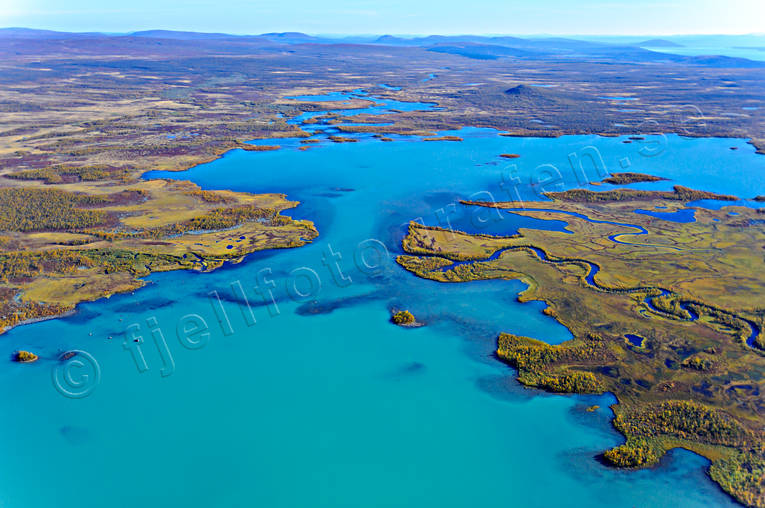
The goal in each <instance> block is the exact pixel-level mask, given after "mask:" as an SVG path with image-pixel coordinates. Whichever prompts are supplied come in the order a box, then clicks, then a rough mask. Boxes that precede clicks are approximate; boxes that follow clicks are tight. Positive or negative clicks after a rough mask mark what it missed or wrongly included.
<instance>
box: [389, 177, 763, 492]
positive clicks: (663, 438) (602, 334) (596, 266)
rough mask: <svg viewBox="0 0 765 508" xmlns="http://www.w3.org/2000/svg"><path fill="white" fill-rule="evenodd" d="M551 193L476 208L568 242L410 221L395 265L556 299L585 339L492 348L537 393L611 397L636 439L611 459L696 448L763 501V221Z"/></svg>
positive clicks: (641, 196)
mask: <svg viewBox="0 0 765 508" xmlns="http://www.w3.org/2000/svg"><path fill="white" fill-rule="evenodd" d="M548 197H551V198H552V199H553V201H546V202H532V203H529V202H525V203H522V204H521V203H470V204H466V206H482V207H489V209H490V210H491V213H494V212H497V213H499V214H503V213H511V212H508V211H507V209H512V210H513V212H512V213H519V214H522V215H527V216H531V217H536V218H541V219H548V220H552V219H557V220H564V221H566V222H567V223H568V225H567V227H566V230H567V231H568V232H567V233H566V232H559V231H542V230H535V229H526V228H522V229H521V230H520V231H519V234H517V235H515V236H512V237H505V238H500V237H491V236H486V235H475V234H467V233H462V232H453V231H449V230H445V229H441V228H433V227H425V226H422V225H419V224H416V223H412V224H411V225H410V227H409V232H408V234H407V236H406V237H405V238H404V240H403V248H404V250H405V251H406V252H407V253H409V254H408V255H402V256H399V258H398V262H399V263H400V264H401V265H402V266H403V267H405V268H406V269H408V270H409V271H411V272H413V273H415V274H417V275H418V276H420V277H424V278H428V279H433V280H437V281H441V282H467V281H472V280H484V279H521V280H523V281H525V282H526V283H527V284H528V288H527V289H526V290H525V291H524V292H523V293H521V294H520V295H519V299H520V300H521V301H529V300H543V301H545V302H547V304H548V308H547V309H545V313H546V314H548V315H550V316H553V317H555V318H556V319H557V320H558V321H560V322H561V323H562V324H563V325H565V326H566V327H568V328H569V329H570V330H571V332H572V334H573V336H574V338H573V339H572V340H570V341H568V342H565V343H563V344H560V345H548V344H546V343H545V342H542V341H539V340H535V339H532V338H527V337H518V336H514V335H510V334H501V335H500V337H499V339H498V346H497V355H498V357H499V358H500V359H502V360H504V361H505V362H507V363H508V364H510V365H512V366H513V367H515V368H516V369H517V371H518V379H519V381H520V382H522V383H523V384H526V385H528V386H533V387H538V388H541V389H545V390H548V391H553V392H574V393H601V392H605V391H609V392H612V393H614V394H615V395H616V397H617V399H618V401H619V403H618V404H616V405H615V406H614V408H613V409H614V412H615V414H616V417H615V419H614V425H615V427H616V428H617V429H618V430H619V431H620V432H622V433H623V434H624V435H625V437H626V443H625V444H624V445H622V446H620V447H617V448H614V449H612V450H608V451H606V452H605V453H604V454H603V456H602V458H603V460H605V461H607V462H609V463H611V464H614V465H616V466H620V467H641V466H647V465H651V464H654V463H656V462H657V461H658V460H659V458H660V457H661V456H662V455H663V454H664V453H665V452H666V451H667V450H669V449H671V448H674V447H683V448H687V449H690V450H693V451H695V452H697V453H699V454H701V455H704V456H705V457H708V458H709V459H710V460H711V461H712V465H711V467H710V469H709V474H710V476H711V477H712V479H714V480H715V481H716V482H717V483H718V484H720V486H721V487H722V488H723V489H725V490H726V491H727V492H729V493H730V494H731V495H732V496H734V497H735V498H736V499H737V500H739V501H740V502H742V503H744V504H747V505H752V506H765V485H764V484H763V475H764V474H765V448H764V445H763V437H765V434H764V433H763V428H762V422H763V409H764V403H765V400H764V399H763V395H762V393H763V390H764V389H765V341H763V334H762V330H763V328H764V325H765V322H764V317H765V308H763V306H762V302H763V301H765V279H764V277H765V269H763V268H764V267H763V256H764V255H765V251H763V248H765V223H763V220H762V219H763V217H764V216H763V214H762V213H758V212H757V211H756V210H753V209H750V208H745V207H724V208H722V209H720V210H707V209H704V208H694V211H695V214H694V215H695V219H696V220H695V222H687V223H680V222H672V221H669V220H663V219H658V218H655V217H651V216H649V215H642V214H637V213H635V212H634V210H636V209H647V210H652V209H655V207H657V206H659V207H662V206H664V207H667V208H666V209H660V210H657V211H661V212H673V211H676V210H678V209H680V208H684V207H685V205H684V202H685V201H686V200H687V199H693V198H698V197H711V196H708V195H707V196H699V195H697V194H695V193H694V191H691V190H690V189H683V188H677V189H676V190H675V192H652V191H634V192H633V191H622V190H619V191H609V192H601V193H594V192H592V191H578V190H575V191H569V192H563V193H554V194H549V195H548ZM716 197H717V198H722V199H726V198H727V199H730V197H728V196H716ZM521 206H523V208H521ZM535 208H537V209H539V210H534V209H535ZM541 209H544V210H541ZM477 210H481V209H477ZM485 211H486V210H485V209H484V212H482V217H484V218H485V217H486V216H487V215H486V213H485ZM732 211H735V212H737V213H738V215H730V214H729V212H732ZM571 213H574V214H580V215H581V216H584V217H586V218H583V217H580V216H576V215H571ZM587 219H590V220H587ZM593 221H607V222H613V223H618V224H608V223H604V222H593ZM643 231H645V233H644V234H643V233H642V232H643ZM540 339H544V337H540Z"/></svg>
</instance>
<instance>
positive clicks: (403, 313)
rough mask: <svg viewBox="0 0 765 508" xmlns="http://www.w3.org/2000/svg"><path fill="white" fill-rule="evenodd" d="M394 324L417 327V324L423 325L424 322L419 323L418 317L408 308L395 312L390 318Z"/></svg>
mask: <svg viewBox="0 0 765 508" xmlns="http://www.w3.org/2000/svg"><path fill="white" fill-rule="evenodd" d="M390 319H391V321H392V322H393V324H396V325H398V326H406V327H415V326H422V323H418V322H417V320H416V319H414V314H412V313H411V312H409V311H408V310H400V311H397V312H394V313H393V316H392V317H391V318H390Z"/></svg>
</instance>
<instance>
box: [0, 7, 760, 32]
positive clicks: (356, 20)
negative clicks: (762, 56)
mask: <svg viewBox="0 0 765 508" xmlns="http://www.w3.org/2000/svg"><path fill="white" fill-rule="evenodd" d="M0 27H29V28H41V29H49V30H61V31H70V32H76V31H99V32H130V31H135V30H146V29H155V28H156V29H168V30H189V31H197V32H225V33H236V34H257V33H264V32H284V31H298V32H305V33H310V34H354V35H357V34H395V35H402V34H403V35H406V34H410V35H415V34H443V35H449V34H518V35H523V34H526V35H529V34H560V35H575V34H578V35H591V34H613V35H672V34H746V33H763V32H765V0H723V1H720V0H716V1H715V0H634V1H630V0H613V1H611V0H461V1H457V0H254V1H246V0H216V1H209V0H207V1H204V0H184V1H167V0H129V1H124V0H123V1H118V0H0Z"/></svg>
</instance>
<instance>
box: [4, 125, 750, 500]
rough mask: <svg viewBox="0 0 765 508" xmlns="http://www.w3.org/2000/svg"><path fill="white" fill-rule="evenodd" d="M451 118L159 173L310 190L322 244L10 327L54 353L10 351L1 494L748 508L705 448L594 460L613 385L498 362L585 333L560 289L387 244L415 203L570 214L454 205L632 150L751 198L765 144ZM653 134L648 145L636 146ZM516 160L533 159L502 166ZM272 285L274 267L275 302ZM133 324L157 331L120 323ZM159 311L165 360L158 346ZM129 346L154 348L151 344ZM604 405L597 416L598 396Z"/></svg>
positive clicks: (450, 216) (160, 278)
mask: <svg viewBox="0 0 765 508" xmlns="http://www.w3.org/2000/svg"><path fill="white" fill-rule="evenodd" d="M447 134H448V133H447ZM454 134H457V135H459V136H461V137H463V138H464V139H465V141H464V142H462V143H455V142H427V143H424V142H420V141H419V140H418V139H417V138H406V137H396V139H397V141H396V142H393V143H382V142H379V141H377V140H374V139H372V138H370V137H368V136H359V138H360V141H359V142H358V143H347V144H329V143H328V144H322V146H319V147H312V148H311V149H310V150H308V151H298V150H297V149H296V148H295V147H296V146H297V143H293V144H292V145H290V144H289V143H286V144H285V145H284V146H292V148H283V149H282V150H279V151H272V152H245V151H242V150H234V151H231V152H229V153H227V154H226V155H225V156H224V157H223V158H221V159H220V160H217V161H214V162H211V163H208V164H203V165H200V166H197V167H195V168H193V169H191V170H190V171H187V172H183V173H154V174H152V175H147V176H151V177H159V176H161V177H168V178H181V179H191V180H193V181H195V182H197V183H199V184H200V185H201V186H203V187H204V188H213V189H222V188H231V189H235V190H246V191H252V192H285V193H287V194H288V196H289V197H290V198H292V199H297V200H300V201H302V203H303V204H301V205H300V206H299V207H298V208H296V209H294V210H290V211H289V212H290V213H289V214H290V215H292V216H295V217H301V218H310V219H312V220H315V222H316V224H317V227H318V229H319V231H320V237H319V238H318V239H316V240H315V241H314V243H312V244H310V245H308V246H306V247H303V248H300V249H293V250H279V251H267V252H261V253H256V254H254V255H252V256H249V257H248V258H247V259H246V261H245V262H243V263H240V264H237V265H228V266H226V267H224V268H223V269H221V270H218V271H215V272H212V273H206V274H199V273H188V272H173V273H166V274H156V275H153V276H151V277H149V279H148V282H149V284H148V286H147V287H146V288H144V289H141V290H139V291H137V292H135V294H125V295H117V296H114V297H112V298H110V299H107V300H102V301H99V302H94V303H88V304H83V305H81V306H80V307H79V311H78V313H76V314H75V315H73V316H71V317H68V318H65V319H59V320H54V321H47V322H42V323H37V324H34V325H29V326H23V327H20V328H17V329H14V330H12V331H10V332H9V333H7V334H5V335H3V336H2V337H0V344H2V347H3V348H4V354H5V355H6V357H8V356H10V354H11V353H12V352H13V351H14V350H16V349H19V348H23V349H29V350H32V351H35V352H37V353H39V354H40V356H41V360H40V361H38V362H37V363H34V364H29V365H19V364H15V363H10V362H8V363H7V364H6V367H5V368H4V369H2V372H0V401H2V402H1V403H2V404H3V407H2V414H3V415H5V417H4V418H3V419H2V420H0V422H2V423H0V457H2V460H1V461H0V503H1V504H3V505H4V506H9V507H10V506H13V507H15V506H23V507H38V506H39V507H49V506H61V507H70V506H71V507H77V508H83V507H90V506H94V507H95V506H99V507H100V506H104V505H108V506H136V505H138V504H140V505H143V506H151V507H153V506H165V505H171V506H176V505H183V506H189V507H197V506H200V507H202V506H204V507H207V506H268V507H282V506H283V507H294V506H327V507H338V506H349V507H351V506H352V507H356V506H441V507H463V506H481V507H484V506H486V507H489V506H539V507H547V506H587V507H591V506H612V507H629V506H673V507H688V506H710V505H716V506H729V505H732V504H733V503H732V501H730V499H729V498H728V497H727V496H726V495H724V494H723V493H722V492H721V491H720V490H719V489H718V488H717V487H716V486H715V485H714V484H713V483H712V482H711V481H709V480H708V479H707V478H706V476H705V474H704V469H705V467H706V465H707V461H706V460H705V459H703V458H700V457H698V456H696V455H694V454H692V453H690V452H686V451H682V450H678V451H674V452H672V453H670V454H669V455H668V456H667V457H666V458H665V459H664V460H663V461H662V463H661V465H660V466H658V467H656V468H653V469H648V470H642V471H635V472H627V471H615V470H612V469H609V468H607V467H605V466H603V465H601V464H600V463H599V462H598V461H597V460H595V456H596V455H597V454H598V453H599V452H600V451H602V450H604V449H607V448H609V447H611V446H614V445H617V444H619V443H621V442H622V439H621V437H620V436H619V435H618V434H617V433H616V432H615V431H614V430H613V429H612V428H611V426H610V423H609V421H610V418H611V416H612V414H611V411H610V410H609V409H608V406H609V404H611V403H613V399H612V398H611V397H610V396H603V397H578V396H553V395H547V394H544V393H541V392H538V391H534V390H528V389H524V388H522V387H520V386H519V385H518V384H517V383H516V382H515V381H514V380H513V371H512V369H510V368H508V367H506V366H504V365H503V364H501V363H500V362H498V361H497V360H496V359H495V358H494V357H493V356H492V352H493V349H494V346H495V337H496V334H497V333H498V332H499V331H509V332H513V333H516V334H520V335H528V336H533V337H537V338H540V339H543V340H546V341H548V342H551V343H559V342H562V341H564V340H566V339H568V338H570V333H569V332H568V331H567V330H566V329H565V328H564V327H562V326H561V325H559V324H558V323H557V322H555V321H554V320H552V319H551V318H549V317H547V316H545V315H544V314H542V312H541V311H542V309H543V307H544V305H543V304H541V303H540V302H532V303H528V304H520V303H518V302H517V301H516V296H517V293H518V292H519V291H521V290H522V289H523V288H524V285H523V284H522V283H520V282H518V281H485V282H476V283H469V284H439V283H435V282H432V281H427V280H422V279H418V278H416V277H413V276H411V275H410V274H408V273H406V272H405V271H403V270H401V269H400V268H399V267H397V266H396V265H395V263H394V262H393V257H394V256H395V254H396V253H398V252H399V251H400V241H401V238H402V235H403V234H404V232H405V228H406V224H407V223H408V221H409V220H413V219H417V218H421V220H422V222H424V223H426V224H442V225H447V224H452V225H455V224H456V225H459V226H460V228H464V229H472V230H474V231H476V232H480V231H490V232H492V233H493V234H511V233H513V232H515V231H516V230H517V228H518V227H520V226H523V227H546V228H551V229H562V227H564V226H565V221H550V223H548V224H543V222H545V221H535V220H528V219H524V218H522V217H520V216H517V215H515V214H509V213H506V214H501V215H500V214H496V215H494V214H495V213H496V210H490V209H482V210H480V211H477V212H475V211H472V208H474V207H470V208H471V211H467V210H466V209H465V208H466V207H461V206H460V205H459V204H458V203H457V202H456V200H457V199H459V198H465V197H468V198H470V197H472V198H473V199H486V198H487V197H488V196H489V194H487V192H489V193H490V194H491V195H492V196H494V197H495V198H496V199H510V198H509V197H508V196H510V197H513V196H514V193H516V192H517V193H519V194H520V195H521V196H523V197H525V198H531V197H534V196H537V195H538V193H539V192H540V190H557V189H559V188H565V187H572V186H577V185H578V180H581V179H584V180H585V181H591V180H598V179H600V178H597V175H598V174H600V172H601V171H602V170H606V171H619V170H623V169H624V166H625V165H627V164H628V165H629V166H630V167H631V168H632V169H633V170H636V171H642V172H646V173H652V174H657V175H660V176H664V177H667V178H670V179H671V180H670V181H668V182H657V183H652V184H637V185H635V187H645V188H655V189H666V188H670V187H671V185H673V184H677V183H681V184H685V185H692V186H693V187H696V188H701V189H706V190H714V191H718V192H725V193H734V194H738V195H740V196H741V197H752V196H755V195H757V194H765V181H763V176H762V175H765V158H763V157H758V156H756V155H755V154H754V150H753V149H752V147H751V146H750V145H747V144H746V143H745V141H744V140H735V139H683V138H679V137H676V136H668V137H666V138H650V139H648V140H646V142H645V143H644V144H640V143H636V144H631V145H625V144H623V143H622V142H621V141H622V139H619V138H599V137H595V136H570V137H564V138H557V139H542V138H539V139H537V138H506V137H500V136H497V135H496V133H495V132H493V131H489V130H483V129H463V130H461V131H458V132H456V133H454ZM280 142H281V140H280ZM662 144H663V145H662ZM656 145H662V146H663V149H662V150H661V151H660V152H657V150H656V149H655V147H656ZM729 146H737V147H739V150H735V151H733V150H729V149H728V148H729ZM645 147H652V152H651V155H652V156H650V157H649V156H646V155H645V154H644V155H641V154H640V153H639V150H640V149H642V148H645ZM501 153H518V154H520V155H521V157H520V158H519V159H516V160H514V161H513V163H508V162H507V161H505V160H503V159H501V158H499V157H498V155H499V154H501ZM571 154H573V155H571ZM598 157H599V158H600V159H602V161H603V165H602V166H603V167H601V168H600V170H598V169H597V167H596V165H591V164H590V163H589V162H587V163H586V164H585V165H584V168H585V169H584V172H585V175H584V176H583V177H582V176H581V175H580V177H581V178H579V177H578V176H577V172H581V168H579V166H578V162H580V161H592V160H595V159H597V158H598ZM625 159H626V160H627V162H625ZM572 160H573V161H575V162H576V163H575V164H574V165H573V166H572V164H571V161H572ZM556 172H557V173H556ZM558 177H559V178H558ZM515 179H517V180H520V183H514V182H515ZM381 245H384V246H385V248H386V249H387V251H388V252H387V254H386V253H385V249H383V248H381V247H380V246H381ZM330 249H331V250H330ZM337 254H339V255H340V257H338V256H337ZM335 262H337V263H339V267H340V268H341V270H342V273H340V272H338V269H337V266H336V265H335V264H334V263H335ZM264 278H265V279H268V280H271V281H273V282H274V286H275V287H273V289H272V295H273V300H274V301H275V302H276V305H274V302H273V301H272V300H271V295H270V294H269V293H268V290H269V288H270V286H268V285H267V281H264ZM349 279H350V280H349ZM238 283H239V284H241V288H243V290H244V294H245V296H246V302H247V303H245V299H244V298H243V297H242V294H241V292H239V290H238V288H239V287H240V286H238V285H237V284H238ZM256 285H259V286H260V289H261V294H262V295H264V296H265V298H263V297H261V296H258V294H257V293H256V291H255V289H254V286H256ZM211 291H217V292H218V296H219V297H220V298H221V302H222V303H221V305H223V308H224V309H225V310H226V314H225V317H224V316H223V314H222V313H221V311H220V307H219V304H218V300H217V299H216V298H214V297H211V296H210V292H211ZM301 295H304V297H303V296H301ZM248 304H249V307H248ZM277 306H278V310H277V309H276V307H277ZM403 308H406V309H410V310H412V312H413V313H414V314H415V315H416V316H417V318H418V319H419V320H421V321H423V322H425V323H426V324H427V326H425V327H422V328H415V329H403V328H399V327H395V326H393V325H391V324H390V323H389V322H388V319H389V316H390V311H391V310H392V309H403ZM188 314H197V315H198V316H200V318H201V319H203V320H204V323H205V324H206V326H207V327H209V332H208V333H209V338H208V339H207V341H206V342H205V340H204V337H203V335H196V336H195V338H194V340H195V341H197V340H200V341H201V342H198V343H196V344H190V342H189V341H187V342H186V346H191V347H194V348H189V347H184V346H183V345H182V344H181V341H180V340H179V338H178V337H177V334H176V330H177V327H178V324H179V322H180V323H181V327H182V332H183V325H185V324H188V323H187V322H181V319H182V318H183V316H186V315H188ZM216 316H218V317H221V319H222V324H220V323H219V320H218V317H216ZM152 318H153V319H155V320H156V321H150V322H151V323H156V325H151V326H150V324H149V323H147V320H151V319H152ZM253 318H254V319H255V320H256V322H255V323H254V324H253V323H252V320H253ZM131 324H138V325H139V327H140V329H139V332H138V335H140V336H141V337H142V338H143V340H144V342H143V343H141V344H139V343H136V342H133V336H130V337H127V335H126V329H127V328H128V326H130V325H131ZM197 324H199V322H197ZM156 328H159V330H161V337H162V338H164V339H165V342H166V344H167V351H169V353H168V352H167V351H166V350H165V349H164V347H161V348H157V347H155V342H154V339H153V337H152V332H151V329H156ZM155 335H157V336H158V337H159V334H157V333H156V332H155ZM109 337H111V338H109ZM182 337H183V335H182ZM159 342H160V345H162V341H161V340H160V341H159ZM125 346H128V349H127V350H126V349H125ZM136 346H138V347H140V349H141V352H142V353H143V357H144V361H145V364H142V363H140V362H139V363H138V364H137V363H136V362H135V361H134V359H133V356H132V355H133V353H135V351H136V349H135V348H136ZM199 346H201V347H199ZM71 349H79V350H84V351H87V352H88V353H89V354H90V355H92V357H93V358H94V359H95V360H96V361H97V363H98V365H99V368H100V382H99V383H98V384H97V385H94V386H95V387H94V389H93V391H92V393H91V394H90V395H89V396H87V397H84V398H80V399H71V398H67V397H64V396H62V395H61V394H60V393H59V392H57V391H56V389H54V385H53V383H52V376H51V373H52V372H53V371H54V370H55V368H56V367H57V366H60V363H59V362H58V361H57V360H56V358H57V357H58V355H59V354H60V353H61V352H63V351H67V350H71ZM131 351H132V353H131ZM160 351H161V352H162V354H160ZM170 357H172V359H173V362H172V366H171V363H170V361H169V358H170ZM78 358H84V357H78ZM138 367H142V369H143V372H139V368H138ZM83 373H88V374H90V375H91V378H90V380H93V379H94V378H93V377H92V376H93V371H92V370H90V367H89V365H88V364H84V366H83V367H82V368H81V369H79V370H78V369H75V370H74V371H73V377H74V381H82V380H83V378H82V377H81V375H82V374H83ZM86 384H87V383H86ZM74 388H77V387H74ZM593 404H598V405H600V406H601V409H599V410H597V411H595V412H592V413H589V412H586V411H585V410H584V409H585V408H586V407H587V406H590V405H593Z"/></svg>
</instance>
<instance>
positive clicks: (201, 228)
mask: <svg viewBox="0 0 765 508" xmlns="http://www.w3.org/2000/svg"><path fill="white" fill-rule="evenodd" d="M296 205H297V203H295V202H292V201H288V200H287V199H286V198H285V196H284V195H280V194H261V195H253V194H247V193H241V192H231V191H203V190H200V189H199V187H197V186H196V185H194V184H192V183H190V182H175V181H168V180H149V181H132V180H130V179H126V181H114V180H109V179H102V180H97V181H94V182H82V181H80V182H76V183H68V184H59V185H46V184H43V183H40V182H38V181H36V180H35V181H29V182H25V183H24V184H23V186H21V185H19V186H15V187H3V188H0V212H1V213H0V225H1V227H2V230H3V232H2V234H1V235H0V327H1V329H3V330H5V329H7V328H9V327H11V326H14V325H17V324H20V323H23V322H25V321H29V320H35V319H40V318H45V317H52V316H56V315H59V314H62V313H65V312H67V311H70V310H72V309H73V308H74V306H75V305H76V304H77V303H79V302H82V301H89V300H95V299H98V298H101V297H104V296H110V295H112V294H114V293H117V292H122V291H129V290H132V289H135V288H138V287H140V286H141V285H143V281H142V280H140V277H144V276H146V275H148V274H150V273H151V272H156V271H166V270H177V269H194V270H211V269H214V268H216V267H218V266H220V265H221V264H222V263H223V262H224V261H227V260H229V261H237V260H239V259H241V258H242V257H243V256H244V255H246V254H249V253H251V252H254V251H257V250H262V249H272V248H287V247H296V246H300V245H303V244H304V243H306V242H308V241H310V240H312V239H313V238H315V237H316V236H317V234H318V233H317V231H316V229H315V228H314V226H313V224H312V223H311V222H309V221H298V220H293V219H291V218H290V217H288V216H284V215H281V213H280V212H282V211H283V210H285V209H288V208H292V207H294V206H296Z"/></svg>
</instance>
